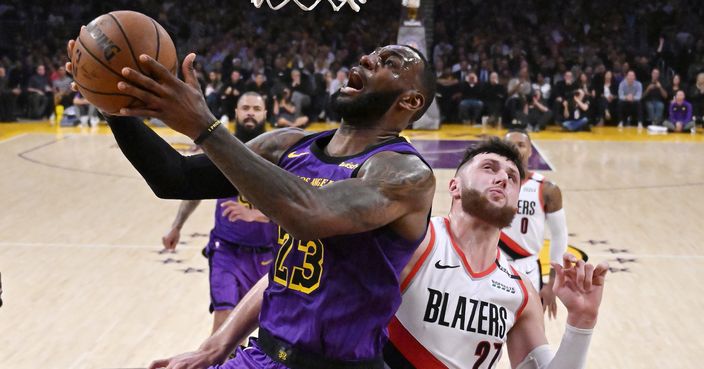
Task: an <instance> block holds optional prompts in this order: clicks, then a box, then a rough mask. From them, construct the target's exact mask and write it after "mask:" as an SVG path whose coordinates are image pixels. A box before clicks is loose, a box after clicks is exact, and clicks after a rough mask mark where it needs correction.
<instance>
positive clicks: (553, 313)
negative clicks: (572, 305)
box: [540, 285, 557, 319]
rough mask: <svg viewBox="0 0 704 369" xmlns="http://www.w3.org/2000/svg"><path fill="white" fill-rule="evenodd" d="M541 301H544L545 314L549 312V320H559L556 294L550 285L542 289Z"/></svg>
mask: <svg viewBox="0 0 704 369" xmlns="http://www.w3.org/2000/svg"><path fill="white" fill-rule="evenodd" d="M540 299H541V300H542V301H543V313H545V312H547V314H548V319H549V318H553V319H556V318H557V299H556V298H555V292H554V291H553V290H552V288H551V287H550V286H548V285H545V286H543V288H541V289H540Z"/></svg>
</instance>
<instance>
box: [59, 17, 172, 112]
mask: <svg viewBox="0 0 704 369" xmlns="http://www.w3.org/2000/svg"><path fill="white" fill-rule="evenodd" d="M141 54H147V55H149V56H151V57H152V58H154V59H155V60H156V61H158V62H159V63H161V64H162V65H164V66H165V67H166V68H167V69H168V70H169V71H171V72H172V73H174V74H176V69H177V66H178V59H177V57H176V48H175V46H174V43H173V41H172V40H171V37H169V34H168V33H167V32H166V30H165V29H164V27H162V26H161V25H160V24H159V23H157V22H156V21H155V20H154V19H152V18H150V17H148V16H146V15H144V14H142V13H138V12H134V11H126V10H123V11H114V12H110V13H107V14H103V15H101V16H99V17H97V18H95V19H94V20H93V21H91V22H90V23H88V25H87V26H86V27H82V28H81V31H80V34H79V35H78V38H77V39H76V45H75V47H74V49H73V55H71V63H72V64H73V78H74V82H75V83H76V85H77V86H78V90H79V91H80V93H81V94H82V95H83V96H84V97H85V98H86V99H87V100H88V101H90V102H91V103H92V104H93V105H95V106H96V107H97V108H98V109H100V110H102V111H104V112H106V113H117V112H118V111H119V110H120V109H121V108H124V107H135V106H139V105H140V104H141V102H140V101H139V100H137V99H135V98H133V97H131V96H128V95H125V94H123V93H121V92H120V91H119V90H118V89H117V83H118V82H119V81H121V80H123V78H122V73H121V70H122V68H124V67H130V68H133V69H135V70H138V71H142V70H141V68H140V66H139V63H138V59H137V58H139V55H141Z"/></svg>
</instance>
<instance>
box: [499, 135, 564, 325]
mask: <svg viewBox="0 0 704 369" xmlns="http://www.w3.org/2000/svg"><path fill="white" fill-rule="evenodd" d="M505 138H506V140H508V141H511V142H513V143H514V144H515V145H516V147H518V151H519V152H520V154H521V166H522V167H523V171H524V172H525V173H526V178H525V179H524V180H523V185H522V186H521V192H520V195H519V196H518V206H517V209H518V211H517V215H516V217H514V218H513V221H512V222H511V225H510V226H508V227H506V228H504V229H503V230H502V232H501V240H500V241H499V247H500V248H501V250H502V251H503V252H504V253H505V254H506V257H507V258H508V259H509V261H510V262H511V263H512V264H513V266H514V267H516V269H518V270H519V271H520V272H521V273H524V274H525V275H527V276H528V278H529V279H530V281H531V283H533V287H535V289H536V290H538V291H540V292H539V293H540V298H541V299H542V301H543V310H547V313H548V316H553V317H555V316H556V314H557V302H556V301H555V294H554V293H553V290H552V285H553V283H554V282H555V271H554V270H552V269H551V270H550V277H549V279H548V283H547V285H543V283H542V282H543V279H542V270H541V267H540V260H538V255H539V254H540V249H542V248H543V240H544V236H545V225H546V224H547V226H548V228H549V229H550V262H551V263H560V262H561V260H562V255H564V254H565V252H567V221H566V220H565V211H564V209H563V208H562V192H561V191H560V187H558V186H557V185H556V184H554V183H552V182H550V181H548V180H547V179H545V177H544V176H543V175H541V174H538V173H532V172H530V171H529V170H528V159H529V158H530V156H531V154H532V153H533V148H532V145H531V141H530V137H529V136H528V133H526V132H525V131H522V130H512V131H509V132H508V133H507V134H506V137H505Z"/></svg>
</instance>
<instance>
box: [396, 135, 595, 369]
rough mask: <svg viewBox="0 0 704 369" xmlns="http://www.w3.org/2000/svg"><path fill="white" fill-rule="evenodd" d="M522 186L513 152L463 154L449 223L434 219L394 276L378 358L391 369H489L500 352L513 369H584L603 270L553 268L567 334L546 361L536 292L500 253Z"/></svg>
mask: <svg viewBox="0 0 704 369" xmlns="http://www.w3.org/2000/svg"><path fill="white" fill-rule="evenodd" d="M523 177H524V172H523V169H522V168H521V167H520V159H519V153H518V151H517V150H516V148H515V146H514V145H512V144H511V143H508V142H506V141H502V140H499V139H492V140H490V141H488V142H485V143H482V144H480V145H478V146H476V147H474V148H471V149H469V150H468V151H467V152H466V153H465V156H464V159H463V161H462V163H461V164H460V166H459V168H458V170H457V173H456V174H455V177H454V178H453V179H452V180H451V181H450V187H449V189H450V194H451V195H452V206H451V208H450V213H449V215H448V217H447V218H442V217H436V218H432V220H431V223H430V226H429V229H428V232H427V235H426V237H425V240H424V241H423V243H422V244H421V246H420V247H419V248H418V249H417V250H416V252H415V253H414V255H413V257H412V259H411V261H410V262H409V263H408V265H407V266H406V267H405V269H404V270H403V273H402V274H401V291H402V296H403V300H402V303H401V306H400V308H399V309H398V311H397V312H396V314H395V316H394V318H393V319H392V321H391V323H390V325H389V338H390V343H389V344H388V345H387V346H386V348H385V350H384V360H385V362H386V366H387V367H388V368H390V369H401V368H403V369H406V368H419V369H420V368H422V369H440V368H462V369H464V368H472V369H474V368H481V369H491V368H494V367H495V366H496V363H497V362H498V361H499V358H500V357H501V354H502V352H503V349H504V347H506V348H507V351H508V355H509V359H510V361H511V367H512V368H514V369H581V368H584V366H585V363H586V354H587V349H588V347H589V342H590V340H591V334H592V329H593V328H594V326H595V324H596V319H597V314H598V310H599V305H600V303H601V298H602V293H603V285H604V278H605V275H606V273H607V271H608V265H607V264H606V263H604V264H599V265H598V266H596V267H595V266H593V265H591V264H585V262H584V261H582V260H577V258H576V257H574V256H573V255H570V254H565V255H564V258H563V259H562V260H561V261H560V263H553V268H555V271H556V278H555V284H554V288H555V293H556V294H557V296H558V297H559V298H560V300H561V301H562V302H563V304H564V305H565V306H566V307H567V329H566V330H565V333H564V335H563V339H562V342H561V344H560V348H559V349H558V350H557V352H556V353H553V352H552V351H551V350H550V349H549V347H548V345H547V339H546V338H545V327H544V322H543V312H542V309H541V305H540V298H539V296H538V294H537V292H536V290H535V288H534V287H533V285H532V284H531V283H530V282H528V280H527V277H526V276H525V275H523V274H522V273H520V272H517V271H516V269H514V268H513V267H512V266H511V265H510V264H509V263H508V261H507V260H506V258H505V257H504V256H503V253H502V252H501V251H500V250H499V248H498V247H497V244H498V241H499V235H500V232H501V228H503V227H505V226H506V225H508V224H509V223H510V222H511V220H512V218H513V217H514V215H515V213H516V207H515V205H516V203H517V202H518V194H519V191H520V185H521V179H522V178H523Z"/></svg>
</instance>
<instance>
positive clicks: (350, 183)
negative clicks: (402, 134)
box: [203, 129, 435, 239]
mask: <svg viewBox="0 0 704 369" xmlns="http://www.w3.org/2000/svg"><path fill="white" fill-rule="evenodd" d="M272 133H273V134H272V135H270V136H269V137H264V135H263V136H260V137H261V139H259V138H257V139H255V140H253V141H250V142H251V144H250V145H249V146H250V147H251V148H252V149H253V150H254V151H255V152H257V153H259V154H260V155H261V157H260V156H257V155H255V154H254V152H252V151H250V150H248V149H247V148H246V147H245V146H244V145H242V144H241V143H239V142H236V140H235V139H234V138H232V136H231V135H229V134H228V133H227V132H226V131H225V130H224V129H218V130H216V132H214V133H213V135H212V136H211V137H210V138H209V139H208V140H207V141H206V142H205V143H204V145H203V149H204V151H205V152H206V154H207V155H208V156H209V157H210V158H211V159H212V160H213V162H214V163H215V164H216V165H217V166H218V168H220V170H221V171H222V172H223V173H224V174H225V176H226V177H227V178H228V179H229V180H230V182H232V184H234V185H235V187H237V188H238V189H239V190H240V192H241V193H242V194H243V195H245V196H246V197H247V199H248V200H249V201H250V202H251V203H252V204H254V206H255V207H256V208H258V209H260V210H261V211H262V213H264V214H266V215H268V216H269V217H270V218H271V219H273V220H274V221H275V222H276V223H277V224H279V225H280V226H281V227H283V228H284V229H286V230H287V231H288V232H289V233H290V234H291V235H293V236H294V237H296V238H299V239H317V238H323V237H326V236H330V235H334V234H350V233H356V232H360V231H362V230H370V229H374V228H378V227H380V226H383V225H386V224H389V223H391V222H393V221H395V220H397V219H398V218H400V217H402V216H403V215H406V214H409V213H411V212H418V211H419V208H420V209H422V210H423V211H425V212H426V213H427V211H429V209H430V204H431V203H432V194H433V192H434V186H435V178H434V177H433V175H432V171H431V170H430V168H428V167H427V165H425V163H423V162H422V161H421V160H420V159H419V158H417V157H415V156H412V155H402V154H397V153H380V154H377V155H375V156H374V157H372V158H371V159H370V160H368V161H367V163H365V165H364V166H363V167H362V169H361V170H360V176H359V178H356V179H350V180H344V181H339V182H335V183H332V184H329V185H327V186H324V187H321V188H315V187H312V186H311V185H310V184H308V183H306V182H304V181H303V180H302V179H300V178H298V177H297V176H296V175H294V174H292V173H289V172H287V171H285V170H283V169H281V168H279V167H277V166H275V165H274V164H272V163H275V162H278V160H279V158H280V156H281V155H282V154H283V153H284V152H285V151H286V149H287V148H288V147H290V146H291V145H293V143H294V142H296V141H298V140H299V139H300V138H301V137H303V135H304V133H303V131H301V130H284V131H274V132H272ZM263 158H264V159H263ZM265 159H266V160H265ZM425 215H427V214H425ZM303 216H304V217H305V221H301V218H302V217H303ZM420 228H423V227H420ZM423 231H424V229H420V230H418V231H417V232H418V234H417V235H418V237H420V236H421V234H420V233H422V232H423Z"/></svg>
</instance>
